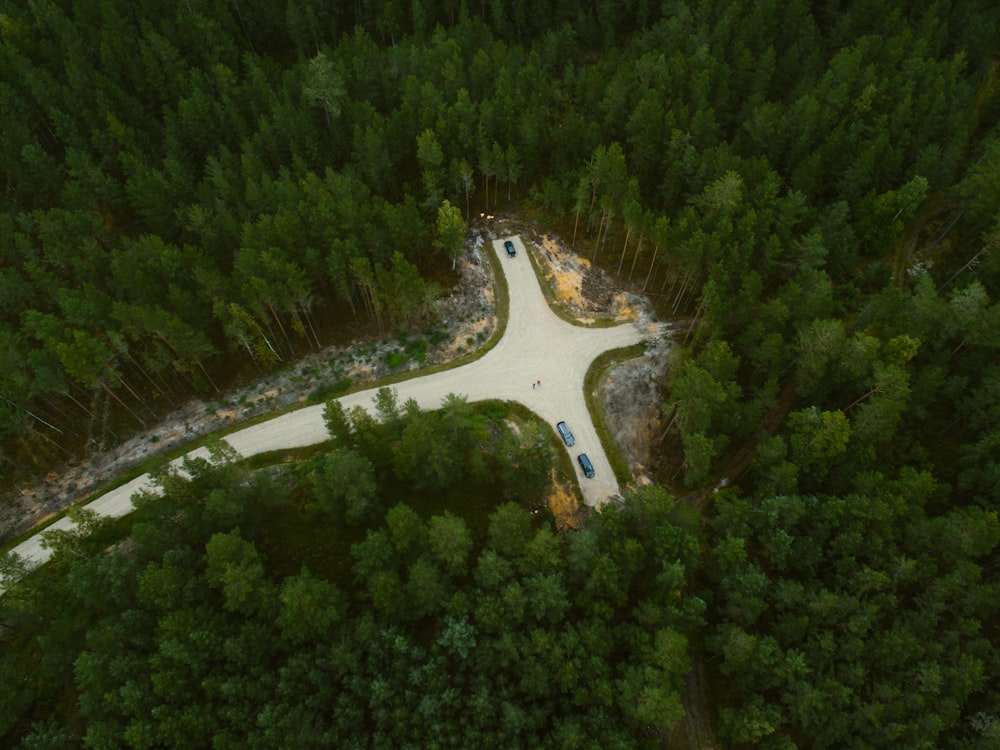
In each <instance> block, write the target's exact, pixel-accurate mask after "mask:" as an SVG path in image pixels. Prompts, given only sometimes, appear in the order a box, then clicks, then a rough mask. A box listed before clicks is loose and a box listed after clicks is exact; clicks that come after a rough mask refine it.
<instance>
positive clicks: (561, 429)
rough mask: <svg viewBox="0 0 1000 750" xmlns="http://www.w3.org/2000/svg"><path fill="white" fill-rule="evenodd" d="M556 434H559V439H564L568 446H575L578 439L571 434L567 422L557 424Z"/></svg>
mask: <svg viewBox="0 0 1000 750" xmlns="http://www.w3.org/2000/svg"><path fill="white" fill-rule="evenodd" d="M556 432H558V433H559V437H561V438H562V439H563V442H564V443H566V445H573V443H575V442H576V438H574V437H573V433H572V432H570V429H569V427H567V426H566V423H565V422H559V423H557V424H556Z"/></svg>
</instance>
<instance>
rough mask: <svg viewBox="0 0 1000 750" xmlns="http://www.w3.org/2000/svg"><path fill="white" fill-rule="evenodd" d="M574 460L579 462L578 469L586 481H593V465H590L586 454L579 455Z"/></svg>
mask: <svg viewBox="0 0 1000 750" xmlns="http://www.w3.org/2000/svg"><path fill="white" fill-rule="evenodd" d="M576 460H577V461H579V462H580V468H581V469H583V475H584V476H585V477H587V479H593V478H594V465H593V464H592V463H590V459H589V458H587V454H586V453H581V454H580V455H579V456H577V457H576Z"/></svg>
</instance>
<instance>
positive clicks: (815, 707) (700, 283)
mask: <svg viewBox="0 0 1000 750" xmlns="http://www.w3.org/2000/svg"><path fill="white" fill-rule="evenodd" d="M998 28H1000V9H998V8H997V7H996V6H995V4H993V3H989V2H985V0H964V1H963V0H955V1H954V2H949V1H948V0H938V1H937V2H925V1H923V0H915V1H914V2H906V3H903V2H890V1H889V0H882V1H881V2H875V1H874V0H846V1H845V2H833V1H832V0H830V1H828V2H814V3H805V2H801V1H797V0H790V1H786V2H782V3H778V2H773V1H771V0H756V1H754V2H751V1H749V0H731V1H729V2H718V1H713V0H704V2H693V1H687V2H685V1H684V0H676V1H674V2H671V1H669V0H666V1H664V2H662V3H654V2H650V1H648V0H625V1H623V2H610V1H604V0H598V1H597V2H573V3H569V2H562V0H538V1H537V2H531V3H528V2H524V0H493V1H492V2H489V3H481V2H475V1H471V0H462V1H461V2H459V1H458V0H439V1H436V0H423V1H421V0H411V1H410V2H403V1H402V0H371V1H369V0H356V2H345V3H329V2H321V1H319V0H288V1H287V2H284V3H282V2H261V1H254V2H240V1H239V0H232V1H223V0H214V1H212V2H207V1H205V0H188V1H186V2H183V3H177V4H170V3H151V2H147V1H144V0H133V1H132V2H124V1H123V0H75V1H73V0H32V1H31V2H26V3H14V2H9V1H3V2H0V35H2V39H3V44H2V46H0V55H2V66H0V72H2V75H0V118H2V119H3V127H2V128H0V179H2V184H0V190H2V191H3V202H2V211H0V222H2V228H0V242H2V249H0V259H2V261H0V457H2V459H3V462H2V466H3V468H2V470H0V471H2V472H3V474H4V475H5V476H15V475H16V476H25V477H32V476H39V475H42V474H44V472H46V471H48V470H50V469H51V468H52V467H53V466H57V465H58V462H59V461H61V460H63V459H64V458H65V456H66V455H67V452H74V451H78V450H88V449H92V448H97V447H103V446H106V445H108V444H110V443H112V442H114V441H115V440H116V439H117V436H118V435H119V434H120V433H122V432H124V431H127V430H129V429H134V428H135V427H136V426H138V425H141V424H143V423H146V422H153V421H155V420H156V418H157V415H158V414H160V413H162V410H163V409H165V408H168V407H169V406H170V405H172V404H176V403H178V402H180V401H181V400H182V399H185V398H188V397H190V396H191V395H192V394H209V393H213V392H215V390H216V389H218V388H221V387H224V386H225V384H226V381H227V378H231V377H232V375H233V372H234V371H235V370H240V371H243V372H246V373H254V372H266V371H269V370H271V369H273V368H275V367H278V366H280V365H281V364H283V363H287V362H289V361H292V360H294V359H295V358H297V357H299V356H301V355H303V354H305V353H306V352H308V351H311V350H314V349H318V348H321V347H323V346H325V345H327V344H328V343H330V342H331V341H332V340H334V339H335V338H336V336H337V335H338V332H339V331H343V330H345V329H351V330H363V331H368V332H372V333H373V334H377V333H379V332H382V333H386V334H388V333H393V332H398V331H400V330H406V329H407V328H408V327H409V326H411V325H415V324H416V321H419V320H421V319H422V318H423V317H424V316H426V314H427V312H428V310H429V309H430V303H431V301H432V300H433V297H434V295H435V293H436V290H438V289H440V288H442V286H443V287H446V286H447V284H448V283H449V282H450V281H453V280H454V277H453V276H451V275H450V274H452V273H453V270H452V269H453V263H454V260H455V258H456V257H457V254H458V253H460V251H461V246H460V244H459V243H456V240H455V236H454V234H455V230H456V227H460V226H461V225H462V221H463V218H464V219H465V220H467V219H468V218H469V217H470V216H472V215H475V214H478V212H480V211H503V212H506V213H509V214H512V215H518V216H521V217H524V218H527V219H530V220H532V221H535V222H537V223H538V224H540V225H543V226H546V227H551V228H553V229H555V230H556V231H558V232H560V233H561V234H562V236H563V237H564V238H565V239H566V241H567V242H571V243H573V244H574V245H576V246H577V248H578V250H579V251H580V252H581V253H586V255H587V256H588V257H590V258H593V259H594V260H595V262H596V263H597V264H598V265H601V266H604V267H605V268H606V269H608V270H609V271H610V272H612V273H614V274H617V276H618V278H619V280H620V283H621V284H622V285H623V286H629V287H631V288H634V289H635V290H637V291H643V292H645V293H647V294H650V295H651V296H652V297H653V299H654V301H655V303H656V305H657V307H658V309H659V312H660V314H661V315H662V316H663V317H664V318H669V317H675V318H678V319H683V320H685V321H687V322H689V323H690V325H691V328H690V332H689V333H688V334H687V335H686V336H682V337H680V338H679V340H678V341H677V342H676V343H675V356H674V361H673V363H672V366H671V368H670V372H669V374H668V376H667V377H666V379H665V381H664V382H663V383H662V384H661V392H662V401H663V406H662V411H663V413H662V420H663V424H664V426H665V427H666V430H665V431H664V433H663V435H662V439H661V442H660V444H659V445H658V446H657V451H658V467H659V468H658V480H659V482H660V484H661V485H662V486H653V487H645V488H642V489H641V490H630V491H628V492H627V493H626V499H625V502H624V504H623V505H622V507H620V508H619V507H613V508H606V509H605V510H603V511H602V512H600V513H595V514H593V516H592V517H591V519H590V520H589V522H588V523H587V525H586V526H585V528H583V529H582V530H578V531H572V532H568V533H565V534H560V533H556V532H555V531H554V530H553V529H552V527H551V524H550V522H549V521H548V520H547V517H546V514H545V512H544V511H542V512H532V510H536V511H537V509H538V504H539V503H540V501H541V500H542V499H543V498H544V496H545V494H546V490H547V486H548V481H549V471H550V469H551V468H555V469H556V470H557V471H558V463H559V462H558V460H557V459H556V455H557V452H556V451H555V448H554V446H555V443H554V442H553V443H552V444H551V446H550V445H549V442H548V441H549V439H550V437H552V438H553V439H554V436H549V435H548V434H547V432H546V429H547V428H543V427H539V426H537V425H536V424H535V423H534V422H533V420H532V419H531V418H530V415H524V414H520V413H513V412H511V411H508V407H506V406H504V405H496V404H493V405H485V406H482V407H475V408H472V407H470V406H469V405H467V404H464V403H463V402H461V400H460V399H452V400H451V401H450V402H449V404H448V405H447V407H446V408H445V409H443V410H442V411H441V412H438V413H434V414H422V413H420V412H419V410H417V409H415V408H414V407H413V406H412V405H400V404H395V403H394V402H393V401H392V399H391V398H390V397H389V395H388V394H383V398H382V402H381V406H380V415H379V416H380V417H381V419H380V420H378V421H376V420H374V419H372V418H366V417H365V416H364V414H363V413H354V414H344V413H343V412H339V413H338V411H337V408H336V407H335V406H333V405H331V407H330V408H329V409H328V424H329V426H330V430H331V434H332V436H333V437H332V439H331V442H330V444H329V445H328V446H326V448H327V452H325V453H323V454H321V455H316V456H311V457H303V458H301V459H300V460H299V461H298V462H295V463H293V464H289V465H287V466H284V467H283V468H274V467H272V468H265V469H258V468H254V467H252V466H247V465H244V464H231V463H227V462H226V461H225V460H224V459H225V458H226V457H227V456H226V451H225V448H224V445H220V444H216V445H214V446H213V451H214V453H215V455H216V459H217V460H214V461H212V462H201V463H198V464H193V465H192V466H190V467H189V468H190V472H191V476H190V477H186V478H183V477H180V476H171V475H169V474H164V475H163V476H162V477H161V480H160V481H161V483H162V485H163V488H164V491H165V492H164V496H163V498H161V499H155V498H152V497H147V498H143V499H141V500H140V501H139V506H140V507H139V509H138V511H137V512H136V514H134V516H133V517H132V518H130V519H129V520H128V521H126V522H114V523H110V524H104V523H97V522H96V521H94V520H93V519H87V518H82V519H81V521H82V522H83V524H82V525H83V528H84V529H85V530H87V531H93V533H92V534H90V535H85V534H81V535H70V536H62V537H59V538H56V539H53V542H52V543H53V544H54V545H56V547H57V548H58V550H59V552H58V554H57V555H56V558H55V560H54V562H53V563H52V564H51V565H50V566H48V567H47V568H46V569H45V570H44V571H43V572H42V573H40V574H36V575H33V576H30V577H27V578H25V579H24V580H23V581H21V583H20V584H18V585H16V586H14V587H13V588H11V590H9V591H8V592H7V594H6V595H5V596H4V597H3V598H2V599H0V645H2V647H3V650H2V660H0V682H2V684H3V685H4V689H3V690H2V691H0V737H2V738H3V739H2V743H3V744H5V745H9V746H18V744H20V746H22V747H26V748H35V747H102V748H104V747H126V746H127V747H186V746H191V747H218V748H222V747H262V748H272V747H330V746H343V747H355V746H356V747H386V748H401V747H430V746H439V747H456V748H459V747H462V748H464V747H470V746H476V745H480V746H484V747H532V748H534V747H561V748H577V747H595V748H597V747H600V748H608V747H621V748H628V747H688V746H691V745H692V744H693V740H692V737H691V736H690V735H687V734H685V729H684V727H685V726H686V724H687V723H688V720H687V719H688V716H689V715H690V714H691V713H692V712H696V713H699V714H701V715H702V716H701V718H703V719H704V720H705V721H707V722H709V723H710V725H711V731H712V735H713V738H714V739H713V743H714V744H717V745H719V746H723V747H733V748H749V747H761V748H767V749H771V750H784V749H786V748H796V747H802V748H868V747H873V748H947V749H955V750H958V749H963V750H964V749H968V750H988V749H989V748H994V747H996V746H997V744H998V743H1000V709H998V706H1000V611H998V608H1000V552H998V545H1000V520H998V516H997V513H998V506H1000V356H998V349H1000V307H998V305H997V302H996V299H997V297H998V296H1000V250H998V248H997V244H998V241H1000V223H998V219H1000V126H998V125H997V123H998V122H1000V91H998V89H997V85H998V81H997V65H998V62H1000V59H998V53H1000V39H998V37H997V34H998ZM512 424H513V425H516V429H514V428H513V427H512ZM422 451H423V453H422ZM428 451H436V453H435V457H436V461H433V462H429V461H426V460H422V458H423V457H425V456H426V455H427V452H428ZM449 461H450V462H451V463H450V464H449V463H448V462H449ZM431 465H434V466H440V465H446V470H444V471H440V472H438V473H434V472H430V471H428V470H427V468H428V466H431ZM346 480H349V481H346ZM465 508H474V509H475V512H473V511H472V510H470V511H469V512H468V514H465V513H464V512H462V511H461V510H460V509H465ZM15 562H16V561H13V562H12V561H8V562H6V563H5V564H6V565H13V564H15ZM692 675H697V676H699V677H698V679H692V678H691V676H692Z"/></svg>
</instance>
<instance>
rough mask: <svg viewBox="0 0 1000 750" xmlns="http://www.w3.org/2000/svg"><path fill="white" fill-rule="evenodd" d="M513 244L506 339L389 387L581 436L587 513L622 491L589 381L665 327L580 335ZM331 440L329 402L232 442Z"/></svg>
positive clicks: (42, 554) (27, 546)
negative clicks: (588, 392) (464, 402)
mask: <svg viewBox="0 0 1000 750" xmlns="http://www.w3.org/2000/svg"><path fill="white" fill-rule="evenodd" d="M509 239H510V240H511V241H512V242H513V243H514V245H515V247H516V248H517V250H518V253H517V256H516V257H514V258H508V257H507V253H506V251H505V250H504V249H503V240H494V241H493V243H492V245H493V252H494V253H495V254H496V255H497V257H498V258H499V261H500V265H501V266H502V268H503V270H504V273H505V275H506V277H507V285H508V287H509V289H510V315H509V319H508V322H507V329H506V330H505V331H504V334H503V336H502V337H501V338H500V341H498V342H497V344H496V346H494V347H493V349H491V350H490V351H489V352H487V353H486V354H485V355H484V356H483V357H481V358H480V359H478V360H476V361H475V362H472V363H470V364H468V365H465V366H463V367H459V368H456V369H453V370H445V371H443V372H437V373H433V374H430V375H426V376H424V377H418V378H413V379H411V380H406V381H403V382H401V383H396V384H395V385H393V386H392V388H393V389H394V390H395V391H396V392H397V394H398V398H399V403H400V404H402V403H404V402H406V401H407V400H408V399H411V398H412V399H414V400H415V401H416V402H417V403H418V404H419V405H420V407H421V408H423V409H437V408H438V407H440V406H441V403H442V402H443V401H444V398H445V397H446V396H447V395H448V394H451V393H454V394H457V395H462V396H466V397H467V398H468V400H469V401H482V400H485V399H501V400H505V401H517V402H519V403H521V404H524V405H525V406H526V407H528V408H529V409H530V410H531V411H533V412H535V413H536V414H537V415H538V416H540V417H541V418H542V419H544V420H546V421H547V422H549V424H550V425H553V426H554V425H555V423H556V422H558V421H560V420H565V421H566V423H567V424H568V425H569V426H570V429H571V430H572V431H573V434H574V435H575V437H576V444H575V445H574V446H573V447H572V448H568V449H566V450H568V451H569V453H570V455H571V456H572V459H573V468H574V469H575V470H576V473H577V477H578V479H579V481H580V486H581V487H582V489H583V497H584V499H585V501H586V502H587V504H588V505H592V506H596V505H600V504H601V503H603V502H604V501H605V500H607V499H608V498H609V497H611V496H612V495H615V494H617V492H618V483H617V482H616V481H615V476H614V472H612V470H611V464H610V463H609V462H608V457H607V454H606V453H605V451H604V447H603V446H602V445H601V442H600V440H599V439H598V437H597V430H596V429H595V428H594V422H593V420H592V419H591V417H590V412H589V411H588V409H587V404H586V401H585V399H584V394H583V385H584V382H583V381H584V376H585V375H586V372H587V369H588V368H589V367H590V365H591V363H592V362H593V361H594V359H595V358H596V357H597V356H598V355H600V354H602V353H603V352H606V351H609V350H611V349H619V348H621V347H626V346H630V345H632V344H636V343H638V342H640V341H643V340H644V339H648V338H650V337H651V336H654V335H656V334H657V333H658V331H659V328H657V327H653V328H651V329H650V330H649V331H640V330H639V328H638V327H637V326H636V325H634V324H625V325H619V326H615V327H612V328H583V327H580V326H575V325H572V324H570V323H567V322H566V321H564V320H562V319H561V318H559V317H558V316H557V315H556V314H555V313H553V312H552V310H551V309H549V306H548V304H547V303H546V301H545V297H544V295H543V294H542V290H541V287H540V286H539V283H538V278H537V277H536V276H535V272H534V269H533V268H532V265H531V262H530V260H529V258H528V256H527V253H526V252H525V248H524V245H523V244H522V243H521V239H520V238H519V237H511V238H509ZM539 381H541V385H540V386H538V385H537V383H538V382H539ZM533 383H534V384H536V385H535V386H534V387H533V386H532V384H533ZM376 390H377V389H375V388H371V389H368V390H364V391H358V392H357V393H352V394H349V395H347V396H344V397H342V398H341V399H340V402H341V403H342V404H343V405H344V407H345V408H346V409H350V408H351V407H354V406H362V407H364V408H366V409H368V410H372V409H373V397H374V395H375V392H376ZM328 437H329V433H328V432H327V430H326V425H325V423H324V422H323V404H318V405H316V406H310V407H307V408H304V409H299V410H297V411H293V412H289V413H287V414H283V415H282V416H280V417H276V418H274V419H271V420H268V421H267V422H261V423H259V424H256V425H253V426H251V427H247V428H246V429H243V430H240V431H239V432H234V433H232V434H230V435H227V436H226V438H225V439H226V442H228V443H229V444H230V445H231V446H232V447H233V448H235V449H236V450H237V451H238V452H239V453H240V454H241V455H243V456H244V457H249V456H253V455H256V454H258V453H263V452H266V451H273V450H284V449H288V448H297V447H302V446H306V445H313V444H314V443H319V442H322V441H323V440H326V439H328ZM580 453H586V454H587V455H588V456H589V458H590V460H591V463H593V465H594V477H593V478H591V479H587V478H586V477H584V476H583V472H582V471H581V469H580V465H579V463H578V462H577V460H576V457H577V455H578V454H580ZM187 455H188V456H207V451H206V450H205V449H204V448H198V449H196V450H194V451H192V452H191V453H189V454H187ZM182 460H183V459H177V460H176V461H174V465H176V466H179V465H180V463H181V461H182ZM151 486H152V485H151V482H150V479H149V475H145V474H144V475H143V476H140V477H137V478H136V479H134V480H132V481H131V482H129V483H127V484H125V485H123V486H121V487H118V488H116V489H114V490H111V491H110V492H108V493H106V494H104V495H102V496H101V497H99V498H97V499H96V500H94V501H92V502H90V503H89V504H88V505H87V506H86V507H87V508H88V509H90V510H93V511H95V512H96V513H97V514H99V515H103V516H122V515H125V514H126V513H129V512H130V511H131V510H132V495H133V494H135V493H136V492H137V491H139V490H141V489H148V488H150V487H151ZM49 528H50V529H70V528H72V522H71V521H70V520H69V519H68V518H62V519H60V520H59V521H58V522H56V523H55V524H53V525H52V526H50V527H49ZM40 542H41V538H40V535H38V534H36V535H35V536H33V537H31V538H30V539H28V540H26V541H25V542H22V543H21V544H20V545H18V546H17V547H16V548H15V549H14V550H13V551H14V552H15V553H17V554H19V555H21V556H23V557H24V558H26V559H27V560H28V561H29V563H30V564H34V565H37V564H41V563H43V562H45V561H46V560H47V559H48V557H49V552H48V550H45V549H43V548H42V546H41V543H40ZM0 591H2V585H0Z"/></svg>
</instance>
